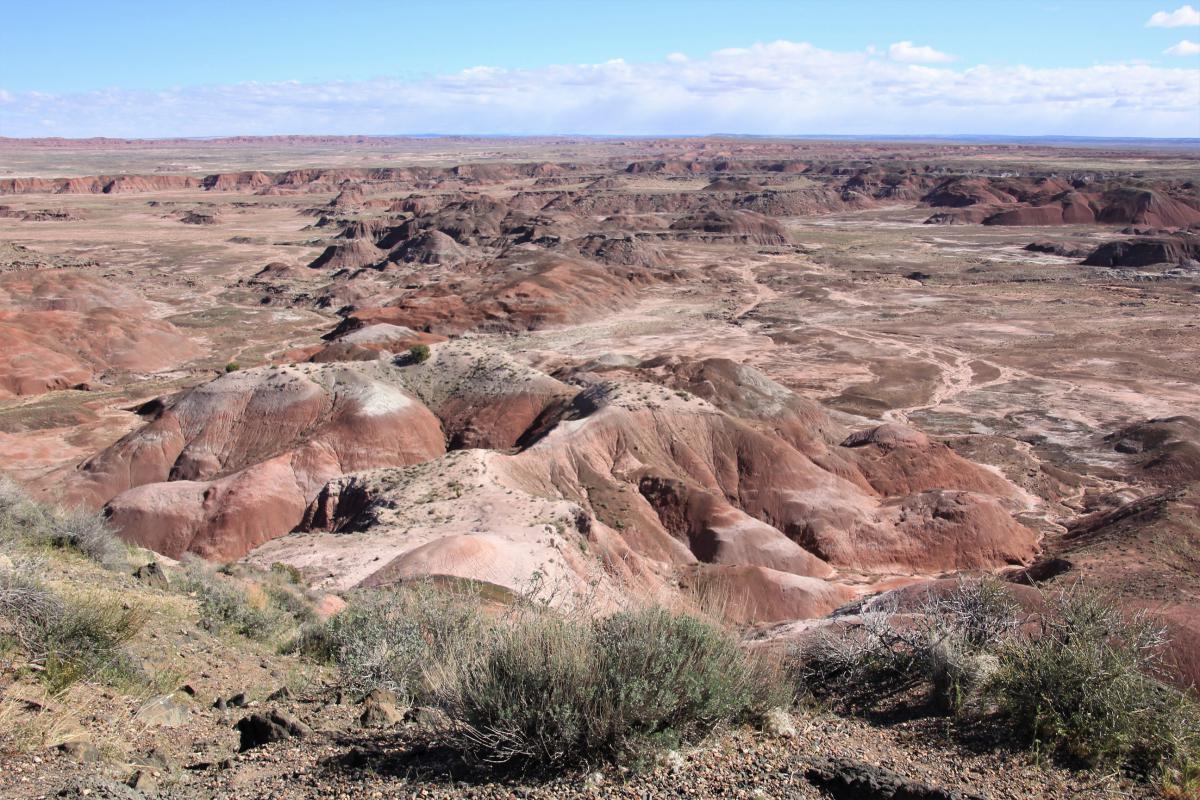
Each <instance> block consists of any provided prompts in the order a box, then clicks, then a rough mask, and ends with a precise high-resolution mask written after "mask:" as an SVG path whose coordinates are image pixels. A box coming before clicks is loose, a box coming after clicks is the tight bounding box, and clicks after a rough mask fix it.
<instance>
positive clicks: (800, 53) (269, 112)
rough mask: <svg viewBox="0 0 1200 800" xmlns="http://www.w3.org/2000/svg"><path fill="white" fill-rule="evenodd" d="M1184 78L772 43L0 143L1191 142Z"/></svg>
mask: <svg viewBox="0 0 1200 800" xmlns="http://www.w3.org/2000/svg"><path fill="white" fill-rule="evenodd" d="M1197 77H1198V75H1197V71H1196V70H1195V69H1184V68H1165V67H1156V66H1153V65H1148V64H1133V63H1119V64H1101V65H1094V66H1089V67H1080V68H1070V69H1068V68H1055V69H1033V68H1029V67H1021V66H976V67H971V68H969V69H961V68H951V67H947V66H944V65H921V64H912V63H901V62H897V61H893V60H890V59H883V58H878V57H873V56H872V55H870V54H868V53H867V52H864V51H861V50H860V51H854V52H844V51H831V50H823V49H820V48H817V47H814V46H813V45H811V44H806V43H797V42H787V41H778V42H771V43H766V44H755V45H752V46H750V47H741V48H731V49H726V50H719V51H717V52H715V53H711V54H709V55H708V56H704V57H692V58H689V59H686V60H680V59H675V58H666V59H663V60H661V61H654V62H647V63H635V62H626V61H621V60H613V61H607V62H604V63H599V64H564V65H554V66H548V67H542V68H537V69H501V68H496V67H475V68H472V69H467V70H462V71H459V72H455V73H452V74H448V75H435V76H431V77H426V78H420V79H412V80H400V79H390V78H388V79H377V80H370V81H331V82H324V83H299V82H294V81H292V82H286V83H245V84H235V85H221V86H192V87H180V88H173V89H169V90H164V91H155V92H150V91H133V90H123V89H109V90H104V91H94V92H86V93H77V94H68V95H54V94H45V93H33V92H24V93H13V94H12V98H11V100H10V101H9V102H8V103H7V104H6V105H5V106H4V113H3V115H0V136H39V135H49V134H50V133H51V132H52V133H53V134H54V135H65V136H100V135H107V136H134V137H155V136H217V135H224V134H274V133H297V134H303V133H327V134H401V133H461V134H538V133H585V134H586V133H592V134H616V135H634V134H686V133H712V132H729V133H748V134H846V135H870V134H987V133H995V134H1022V135H1038V134H1059V135H1071V134H1074V135H1092V136H1200V126H1198V125H1197V120H1196V113H1195V112H1196V108H1197V106H1200V80H1197Z"/></svg>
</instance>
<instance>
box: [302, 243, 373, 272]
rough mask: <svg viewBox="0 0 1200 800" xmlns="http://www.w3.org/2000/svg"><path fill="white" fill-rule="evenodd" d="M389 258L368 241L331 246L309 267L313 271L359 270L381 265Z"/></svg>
mask: <svg viewBox="0 0 1200 800" xmlns="http://www.w3.org/2000/svg"><path fill="white" fill-rule="evenodd" d="M386 256H387V254H386V253H384V252H383V251H382V250H380V249H379V248H378V247H376V246H375V245H373V244H371V243H370V242H369V241H367V240H366V239H347V240H346V241H345V242H343V243H339V244H331V245H330V246H329V247H326V248H325V252H323V253H321V255H319V256H317V258H316V260H314V261H313V262H312V263H311V264H309V265H308V266H309V267H310V268H312V269H357V268H359V267H369V266H373V265H375V264H378V263H380V262H381V261H383V260H384V258H385V257H386Z"/></svg>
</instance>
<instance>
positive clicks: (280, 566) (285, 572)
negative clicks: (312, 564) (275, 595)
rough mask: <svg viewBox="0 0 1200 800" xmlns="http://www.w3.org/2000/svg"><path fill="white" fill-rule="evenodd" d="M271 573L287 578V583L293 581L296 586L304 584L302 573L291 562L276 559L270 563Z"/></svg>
mask: <svg viewBox="0 0 1200 800" xmlns="http://www.w3.org/2000/svg"><path fill="white" fill-rule="evenodd" d="M271 573H272V574H274V575H280V576H282V577H283V578H285V579H286V580H287V582H288V583H293V584H295V585H297V586H302V585H303V584H304V575H303V573H301V572H300V570H299V569H297V568H296V567H294V566H292V565H291V564H284V563H283V562H282V561H276V562H274V563H272V564H271Z"/></svg>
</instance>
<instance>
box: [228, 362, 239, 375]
mask: <svg viewBox="0 0 1200 800" xmlns="http://www.w3.org/2000/svg"><path fill="white" fill-rule="evenodd" d="M241 368H242V367H241V365H240V364H238V363H237V362H236V361H230V362H229V363H228V364H226V365H225V372H227V373H228V372H237V371H238V370H239V369H241Z"/></svg>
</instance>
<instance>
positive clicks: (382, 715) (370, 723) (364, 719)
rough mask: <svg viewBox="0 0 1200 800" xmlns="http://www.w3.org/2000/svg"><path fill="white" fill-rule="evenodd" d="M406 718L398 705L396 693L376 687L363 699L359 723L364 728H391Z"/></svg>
mask: <svg viewBox="0 0 1200 800" xmlns="http://www.w3.org/2000/svg"><path fill="white" fill-rule="evenodd" d="M403 719H404V712H403V711H401V710H400V709H399V708H397V706H396V695H394V694H393V693H391V692H389V691H388V690H386V689H375V690H374V691H372V692H371V693H370V694H368V695H367V696H366V697H365V698H363V701H362V714H361V715H359V718H358V724H359V725H362V726H363V727H364V728H390V727H392V726H393V725H396V724H398V723H399V722H401V721H402V720H403Z"/></svg>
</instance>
